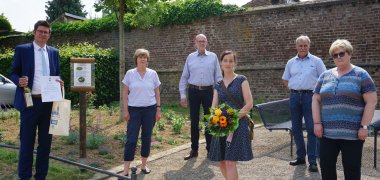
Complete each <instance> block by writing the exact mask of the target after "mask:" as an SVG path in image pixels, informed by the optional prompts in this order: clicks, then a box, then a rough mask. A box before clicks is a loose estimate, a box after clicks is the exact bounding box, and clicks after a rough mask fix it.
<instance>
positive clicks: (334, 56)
mask: <svg viewBox="0 0 380 180" xmlns="http://www.w3.org/2000/svg"><path fill="white" fill-rule="evenodd" d="M345 55H346V52H345V51H342V52H339V53H336V54H333V55H332V57H333V58H334V59H336V58H338V56H339V57H344V56H345Z"/></svg>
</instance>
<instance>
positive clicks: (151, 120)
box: [122, 49, 161, 176]
mask: <svg viewBox="0 0 380 180" xmlns="http://www.w3.org/2000/svg"><path fill="white" fill-rule="evenodd" d="M133 59H134V60H135V63H136V68H133V69H130V70H128V71H127V73H126V74H125V76H124V79H123V81H122V82H123V84H124V89H123V103H124V109H123V110H124V120H125V121H126V122H127V124H128V125H127V138H126V143H125V149H124V172H123V175H125V176H128V172H129V166H130V164H131V162H132V161H133V160H134V156H135V149H136V144H137V139H138V136H139V132H140V128H141V142H142V143H141V161H142V163H141V172H142V173H144V174H149V173H150V169H148V167H147V164H146V163H147V160H148V156H149V153H150V143H151V137H152V130H153V127H154V124H155V122H156V121H158V120H160V117H161V114H160V103H161V102H160V84H161V82H160V79H159V78H158V75H157V72H156V71H154V70H152V69H149V68H147V66H148V60H149V51H148V50H146V49H137V50H136V52H135V54H134V56H133Z"/></svg>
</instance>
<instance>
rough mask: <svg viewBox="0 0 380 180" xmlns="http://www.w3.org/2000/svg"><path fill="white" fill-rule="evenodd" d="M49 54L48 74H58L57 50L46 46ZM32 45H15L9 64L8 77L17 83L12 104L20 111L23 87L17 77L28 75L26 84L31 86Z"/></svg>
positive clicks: (32, 76)
mask: <svg viewBox="0 0 380 180" xmlns="http://www.w3.org/2000/svg"><path fill="white" fill-rule="evenodd" d="M46 49H47V52H48V56H49V67H50V76H59V75H60V67H59V61H60V60H59V51H58V49H56V48H53V47H51V46H46ZM34 69H35V67H34V47H33V43H28V44H22V45H18V46H16V49H15V54H14V56H13V63H12V66H11V75H10V79H11V80H12V81H13V82H14V83H15V84H16V85H17V89H16V95H15V101H14V106H15V108H16V109H17V110H19V111H20V112H21V111H23V110H24V109H25V99H24V94H23V88H20V87H19V86H18V82H19V78H20V77H22V76H28V86H29V88H30V89H32V88H33V80H34Z"/></svg>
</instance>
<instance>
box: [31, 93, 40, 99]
mask: <svg viewBox="0 0 380 180" xmlns="http://www.w3.org/2000/svg"><path fill="white" fill-rule="evenodd" d="M32 98H41V94H32Z"/></svg>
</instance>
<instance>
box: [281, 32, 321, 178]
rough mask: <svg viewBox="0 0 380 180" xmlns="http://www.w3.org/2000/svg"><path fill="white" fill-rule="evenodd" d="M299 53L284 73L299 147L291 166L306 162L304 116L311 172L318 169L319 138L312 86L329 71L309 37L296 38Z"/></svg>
mask: <svg viewBox="0 0 380 180" xmlns="http://www.w3.org/2000/svg"><path fill="white" fill-rule="evenodd" d="M296 48H297V52H298V54H297V56H295V57H293V58H292V59H290V60H289V61H288V63H287V64H286V67H285V72H284V74H283V75H282V79H283V82H284V85H285V86H286V87H288V88H289V89H290V96H289V98H290V101H289V102H290V104H289V106H290V113H291V118H292V133H293V136H294V141H295V143H296V147H297V159H296V160H293V161H290V163H289V164H290V165H292V166H297V165H300V164H305V163H306V162H305V156H306V148H305V142H304V139H303V132H302V118H304V120H305V126H306V131H307V157H308V161H309V171H311V172H317V171H318V167H317V161H316V157H317V149H318V148H317V138H316V136H315V135H314V124H313V117H312V111H311V102H312V97H313V89H314V87H315V85H316V83H317V80H318V77H319V76H320V75H321V74H322V73H323V72H324V71H326V66H325V65H324V64H323V61H322V60H321V59H320V58H319V57H317V56H314V55H312V54H310V52H309V49H310V39H309V37H307V36H300V37H298V38H297V39H296Z"/></svg>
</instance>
